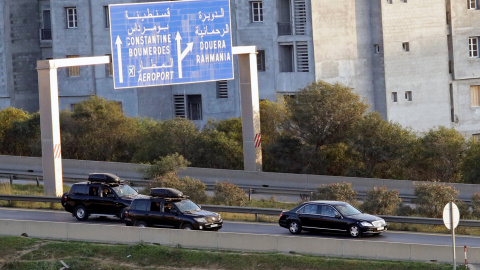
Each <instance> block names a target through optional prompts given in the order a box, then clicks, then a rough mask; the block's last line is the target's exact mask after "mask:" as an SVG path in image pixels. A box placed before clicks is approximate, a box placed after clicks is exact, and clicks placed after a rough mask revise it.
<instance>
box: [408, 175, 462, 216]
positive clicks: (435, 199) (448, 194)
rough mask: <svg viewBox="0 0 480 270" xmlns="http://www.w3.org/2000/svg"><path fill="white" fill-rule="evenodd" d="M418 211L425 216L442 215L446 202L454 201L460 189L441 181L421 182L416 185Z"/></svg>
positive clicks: (415, 193)
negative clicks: (440, 182)
mask: <svg viewBox="0 0 480 270" xmlns="http://www.w3.org/2000/svg"><path fill="white" fill-rule="evenodd" d="M414 195H415V196H416V198H415V199H414V200H413V203H415V204H416V212H417V213H418V214H420V215H421V216H424V217H437V218H438V217H442V214H443V208H444V207H445V204H447V203H448V202H450V201H454V200H455V199H456V198H457V196H458V190H456V189H455V188H454V187H452V186H446V185H445V184H439V183H436V182H434V183H421V184H417V185H415V188H414Z"/></svg>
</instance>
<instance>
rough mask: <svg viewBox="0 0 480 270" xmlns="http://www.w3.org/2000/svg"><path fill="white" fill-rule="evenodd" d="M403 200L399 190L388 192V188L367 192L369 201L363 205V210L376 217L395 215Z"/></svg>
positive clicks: (382, 187) (383, 187)
mask: <svg viewBox="0 0 480 270" xmlns="http://www.w3.org/2000/svg"><path fill="white" fill-rule="evenodd" d="M401 202H402V199H400V198H399V197H398V191H397V190H390V191H388V190H387V187H386V186H381V187H374V188H373V189H371V190H367V199H366V200H365V202H364V203H363V204H362V210H363V211H365V212H368V213H370V214H375V215H393V214H394V213H395V212H396V210H397V208H398V206H399V205H400V203H401Z"/></svg>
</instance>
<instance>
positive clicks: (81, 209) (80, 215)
mask: <svg viewBox="0 0 480 270" xmlns="http://www.w3.org/2000/svg"><path fill="white" fill-rule="evenodd" d="M75 217H76V218H77V219H78V220H80V221H83V220H87V218H88V212H87V208H86V207H85V206H83V205H79V206H77V207H75Z"/></svg>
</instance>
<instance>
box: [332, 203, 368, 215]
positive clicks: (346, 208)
mask: <svg viewBox="0 0 480 270" xmlns="http://www.w3.org/2000/svg"><path fill="white" fill-rule="evenodd" d="M335 208H337V210H338V211H339V212H340V213H341V214H342V215H344V216H353V215H358V214H361V213H362V212H360V211H358V209H357V208H355V207H353V206H351V205H350V204H345V205H337V206H335Z"/></svg>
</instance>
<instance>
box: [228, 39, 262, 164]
mask: <svg viewBox="0 0 480 270" xmlns="http://www.w3.org/2000/svg"><path fill="white" fill-rule="evenodd" d="M232 51H233V54H234V55H238V66H239V73H240V100H241V110H242V132H243V162H244V169H245V171H262V145H261V133H260V105H259V95H258V71H257V49H256V47H255V46H236V47H232Z"/></svg>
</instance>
